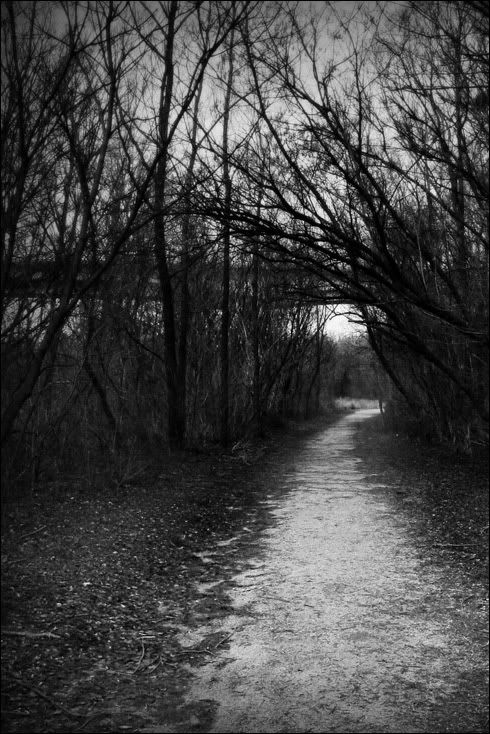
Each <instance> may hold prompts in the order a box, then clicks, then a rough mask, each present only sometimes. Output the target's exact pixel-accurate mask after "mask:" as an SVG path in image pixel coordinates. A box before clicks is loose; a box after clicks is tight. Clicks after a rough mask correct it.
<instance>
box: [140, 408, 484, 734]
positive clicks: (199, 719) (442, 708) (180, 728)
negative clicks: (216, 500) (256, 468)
mask: <svg viewBox="0 0 490 734" xmlns="http://www.w3.org/2000/svg"><path fill="white" fill-rule="evenodd" d="M375 413H376V411H372V410H364V411H358V412H356V413H354V414H350V415H347V416H345V417H343V418H341V419H340V420H339V421H338V422H337V423H335V424H334V425H332V426H330V427H328V428H327V429H326V430H324V431H322V432H321V433H319V434H317V435H315V436H313V437H311V438H309V439H308V440H307V441H306V442H305V443H304V445H303V446H302V448H301V449H300V451H299V452H298V454H297V455H296V456H294V457H291V462H290V466H288V467H286V469H285V471H284V472H282V473H281V474H278V482H280V484H281V487H280V493H279V494H277V493H273V494H271V495H270V496H269V497H268V499H264V500H263V503H264V504H265V505H266V506H267V508H268V509H269V510H270V513H271V514H272V517H273V522H272V523H271V524H269V526H268V527H265V528H261V529H260V531H259V532H258V533H256V532H255V531H254V528H253V521H252V522H251V523H248V525H247V526H244V528H243V531H242V532H241V533H238V534H236V536H235V537H234V538H231V539H229V540H228V541H222V542H221V543H220V544H218V545H219V546H220V548H219V549H218V548H215V549H214V550H210V551H209V552H208V553H207V554H206V553H204V554H202V558H201V560H202V561H203V562H204V563H206V564H213V563H214V564H217V563H218V561H219V564H221V565H223V562H224V560H225V559H226V558H228V561H229V563H231V567H233V565H235V571H236V570H237V569H240V570H239V572H236V573H234V574H233V575H232V576H230V574H229V573H228V574H227V576H226V578H224V577H223V578H220V576H219V574H218V575H217V576H215V579H214V580H213V581H212V582H211V583H200V584H199V583H198V584H197V591H198V593H199V594H200V595H201V597H202V598H203V599H205V598H206V597H209V596H210V595H212V594H213V593H218V592H219V593H220V594H223V592H226V598H227V599H228V602H229V606H228V612H227V614H226V615H225V616H221V617H220V618H218V619H216V618H215V619H209V617H208V618H207V617H206V614H205V613H202V614H196V626H194V627H193V628H183V629H182V632H181V643H182V645H183V646H184V647H185V646H188V647H189V649H190V650H191V649H193V646H194V649H195V645H196V642H197V641H198V640H201V641H204V642H205V641H207V642H208V643H209V645H208V647H207V648H206V649H208V650H209V651H210V652H211V657H210V658H208V662H207V663H206V664H204V665H199V667H195V668H194V667H192V666H189V669H190V671H191V672H192V675H193V680H192V683H191V684H190V686H189V688H188V690H187V693H186V697H185V704H184V706H183V707H182V711H181V715H180V716H179V718H180V721H178V722H176V723H174V724H173V725H171V726H169V725H163V726H160V727H156V728H149V729H147V731H160V732H184V731H185V732H189V731H210V732H427V731H451V730H452V729H451V728H450V726H449V728H444V729H438V728H434V727H437V722H438V721H439V720H440V719H444V720H445V721H450V720H451V716H450V710H451V706H457V707H459V708H458V719H459V721H461V716H462V715H463V717H464V711H463V712H462V708H463V709H464V705H465V702H464V700H463V701H462V700H461V697H460V690H461V681H462V680H463V679H464V677H465V676H466V675H468V674H470V673H471V666H472V665H474V661H475V660H479V659H480V658H481V656H482V651H481V650H480V649H475V642H474V640H472V639H471V638H470V637H467V636H466V635H465V634H464V625H463V626H462V623H461V617H459V618H458V623H457V624H456V623H455V615H454V609H455V608H456V607H458V609H461V601H462V596H464V594H465V590H464V589H462V588H460V587H459V585H458V584H457V582H456V580H455V578H453V579H452V578H451V575H450V574H449V576H448V574H447V573H446V571H445V570H444V569H441V568H440V567H437V566H435V565H434V564H431V563H430V559H427V556H426V551H425V549H424V548H422V547H419V546H418V545H417V543H416V538H415V536H414V534H413V533H412V532H411V520H410V516H409V515H403V516H401V515H400V513H398V512H396V510H395V506H394V505H393V503H390V501H389V494H387V487H386V485H383V484H379V483H378V484H377V483H376V478H375V477H374V478H373V477H366V476H365V474H364V473H363V471H362V467H361V466H360V462H361V460H360V459H358V458H356V457H355V455H354V453H353V447H354V444H353V434H354V430H355V427H356V424H357V423H358V421H360V420H365V419H367V418H369V417H371V416H372V415H374V414H375ZM388 489H389V488H388ZM229 568H230V565H229V564H228V571H229ZM463 601H464V600H463ZM483 664H484V663H483ZM458 731H461V729H458Z"/></svg>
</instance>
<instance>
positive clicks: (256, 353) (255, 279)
mask: <svg viewBox="0 0 490 734" xmlns="http://www.w3.org/2000/svg"><path fill="white" fill-rule="evenodd" d="M261 198H262V191H261V192H260V193H259V201H258V205H257V218H258V219H260V210H261ZM259 239H260V238H259V236H258V235H256V236H255V238H254V243H253V253H252V258H253V259H252V354H253V366H254V375H253V411H254V425H255V433H256V435H257V436H261V435H262V401H261V394H260V393H261V389H260V323H259Z"/></svg>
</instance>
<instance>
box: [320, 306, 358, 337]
mask: <svg viewBox="0 0 490 734" xmlns="http://www.w3.org/2000/svg"><path fill="white" fill-rule="evenodd" d="M350 308H351V307H349V306H342V305H339V306H337V307H336V309H335V310H336V315H335V316H333V317H331V318H330V319H329V320H328V322H327V327H326V328H327V334H328V335H329V336H331V337H333V338H334V339H339V338H341V337H343V336H352V335H353V334H357V333H359V332H360V331H361V332H362V331H364V330H365V329H364V327H363V326H361V325H360V324H358V323H352V322H351V321H349V318H348V316H347V315H346V312H348V311H349V310H350Z"/></svg>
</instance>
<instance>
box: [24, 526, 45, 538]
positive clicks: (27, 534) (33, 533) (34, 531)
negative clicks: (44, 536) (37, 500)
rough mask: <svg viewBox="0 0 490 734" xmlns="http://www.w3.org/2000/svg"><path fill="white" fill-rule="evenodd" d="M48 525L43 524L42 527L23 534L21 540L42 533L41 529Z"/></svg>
mask: <svg viewBox="0 0 490 734" xmlns="http://www.w3.org/2000/svg"><path fill="white" fill-rule="evenodd" d="M45 527H47V526H46V525H41V527H40V528H36V530H33V531H32V532H30V533H26V534H25V535H21V536H20V538H19V540H24V539H25V538H29V536H31V535H35V534H36V533H40V532H41V530H44V528H45Z"/></svg>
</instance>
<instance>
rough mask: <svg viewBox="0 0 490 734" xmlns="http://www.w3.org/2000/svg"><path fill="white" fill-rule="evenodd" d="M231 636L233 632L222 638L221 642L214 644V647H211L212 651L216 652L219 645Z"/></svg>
mask: <svg viewBox="0 0 490 734" xmlns="http://www.w3.org/2000/svg"><path fill="white" fill-rule="evenodd" d="M232 635H233V632H230V634H229V635H227V636H226V637H223V639H222V640H220V641H219V642H217V643H216V645H215V646H214V647H213V650H216V648H217V647H220V646H221V645H224V643H225V642H228V640H229V639H230V637H232Z"/></svg>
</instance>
